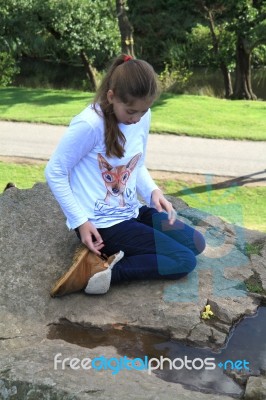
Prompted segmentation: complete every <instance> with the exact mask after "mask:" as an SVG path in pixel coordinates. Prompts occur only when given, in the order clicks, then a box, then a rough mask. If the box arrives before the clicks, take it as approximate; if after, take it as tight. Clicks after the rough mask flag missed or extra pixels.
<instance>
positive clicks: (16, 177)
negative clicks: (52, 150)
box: [0, 161, 45, 193]
mask: <svg viewBox="0 0 266 400" xmlns="http://www.w3.org/2000/svg"><path fill="white" fill-rule="evenodd" d="M44 167H45V165H44V164H43V165H42V164H40V165H27V164H13V163H5V162H2V161H0V193H2V192H3V190H4V188H5V186H6V184H7V183H8V182H13V183H15V184H16V185H17V187H18V188H19V189H29V188H32V186H33V185H34V184H35V183H36V182H44V181H45V177H44Z"/></svg>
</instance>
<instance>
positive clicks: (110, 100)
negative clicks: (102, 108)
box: [107, 89, 114, 104]
mask: <svg viewBox="0 0 266 400" xmlns="http://www.w3.org/2000/svg"><path fill="white" fill-rule="evenodd" d="M107 100H108V102H109V104H112V103H113V100H114V92H113V91H112V90H111V89H109V90H108V92H107Z"/></svg>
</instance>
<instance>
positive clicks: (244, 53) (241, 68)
mask: <svg viewBox="0 0 266 400" xmlns="http://www.w3.org/2000/svg"><path fill="white" fill-rule="evenodd" d="M235 74H236V76H235V84H234V93H233V96H232V99H239V100H245V99H246V100H256V99H257V96H256V95H255V94H254V93H253V91H252V85H251V50H250V49H249V48H248V46H247V44H246V43H245V39H243V38H242V37H241V36H239V37H238V39H237V48H236V72H235Z"/></svg>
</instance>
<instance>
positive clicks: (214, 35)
mask: <svg viewBox="0 0 266 400" xmlns="http://www.w3.org/2000/svg"><path fill="white" fill-rule="evenodd" d="M197 5H198V9H199V11H200V13H201V14H202V15H203V17H204V18H205V19H206V20H207V22H208V26H209V30H210V34H211V40H212V51H213V54H214V58H215V61H216V64H217V66H218V67H219V68H220V70H221V73H222V76H223V80H224V88H225V97H226V98H227V99H229V98H230V97H231V96H232V94H233V88H232V80H231V74H230V69H229V68H228V57H227V56H226V54H225V52H224V51H223V50H224V47H225V44H224V43H223V42H222V38H223V35H224V30H225V29H226V22H224V21H222V22H220V23H219V25H218V28H217V26H216V16H217V15H218V17H219V16H220V15H221V14H222V13H223V12H224V6H223V4H221V3H219V1H218V2H213V1H212V2H208V1H205V0H197Z"/></svg>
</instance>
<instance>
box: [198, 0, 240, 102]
mask: <svg viewBox="0 0 266 400" xmlns="http://www.w3.org/2000/svg"><path fill="white" fill-rule="evenodd" d="M201 6H202V7H203V9H204V10H205V12H206V13H207V19H208V21H209V27H210V31H211V37H212V45H213V52H214V54H215V57H216V58H217V59H219V52H220V49H219V40H218V38H217V36H216V33H215V23H214V16H213V13H212V11H211V10H209V9H208V8H207V6H206V5H205V3H204V2H201ZM219 66H220V69H221V71H222V75H223V79H224V90H225V98H226V99H229V98H230V97H231V96H232V94H233V88H232V81H231V74H230V72H229V70H228V68H227V65H226V64H225V62H224V61H220V63H219Z"/></svg>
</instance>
